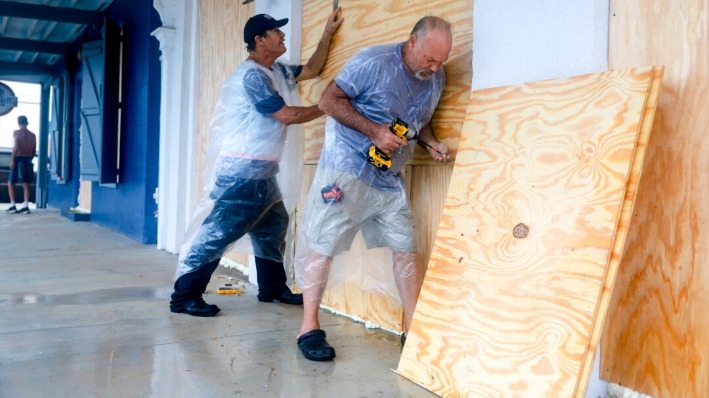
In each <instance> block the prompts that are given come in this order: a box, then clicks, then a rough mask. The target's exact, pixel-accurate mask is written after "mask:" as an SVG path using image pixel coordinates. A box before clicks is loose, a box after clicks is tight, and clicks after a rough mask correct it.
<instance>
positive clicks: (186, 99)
mask: <svg viewBox="0 0 709 398" xmlns="http://www.w3.org/2000/svg"><path fill="white" fill-rule="evenodd" d="M153 7H155V9H156V10H157V11H158V13H159V14H160V18H161V19H162V22H163V26H162V27H160V28H158V29H156V30H155V31H154V32H153V33H152V35H153V36H155V37H156V38H157V39H158V40H159V41H160V51H161V52H162V55H161V57H160V61H161V65H162V68H161V72H162V76H161V94H160V98H161V103H160V150H159V152H160V163H159V167H160V170H159V177H158V195H157V202H158V243H157V248H158V249H165V250H167V251H169V252H171V253H177V252H178V251H179V249H180V245H181V244H182V239H183V236H184V232H185V228H186V225H187V220H189V214H188V213H190V209H191V208H190V207H188V203H190V204H191V203H192V200H191V197H192V196H194V187H193V186H192V185H193V184H194V178H189V176H190V175H191V174H193V172H190V173H188V170H195V169H196V168H195V167H194V165H192V164H191V163H190V162H194V159H195V158H194V156H191V155H192V154H191V151H192V149H193V145H194V141H195V139H196V136H197V131H196V129H197V126H196V119H197V118H196V113H197V98H196V96H197V95H198V94H197V93H196V92H197V90H198V89H199V86H198V81H197V79H198V78H199V73H198V71H195V70H194V69H195V65H197V67H198V65H199V64H198V62H197V63H196V64H195V60H194V58H193V56H194V49H195V43H194V42H193V41H194V40H195V37H196V36H197V35H196V33H195V31H196V29H197V28H198V26H197V25H196V23H195V21H196V20H197V19H196V16H195V14H196V11H197V0H154V2H153Z"/></svg>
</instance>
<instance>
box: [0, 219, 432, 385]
mask: <svg viewBox="0 0 709 398" xmlns="http://www.w3.org/2000/svg"><path fill="white" fill-rule="evenodd" d="M0 234H1V235H0V236H2V237H1V238H0V397H3V398H4V397H148V396H150V397H338V398H346V397H433V396H434V395H433V394H430V393H429V392H427V391H426V390H424V389H422V388H420V387H418V386H416V385H415V384H413V383H411V382H409V381H407V380H404V379H403V378H401V377H399V376H397V375H396V374H394V373H393V372H392V371H391V370H390V369H393V368H396V366H397V364H398V360H399V350H400V345H399V339H398V337H396V336H393V335H391V334H389V333H386V332H381V331H368V330H366V329H365V328H364V327H363V326H362V325H361V324H355V323H353V322H351V321H349V320H347V319H345V318H341V317H337V316H334V315H331V314H328V313H321V321H322V327H323V329H325V330H326V331H327V332H328V341H329V342H330V343H331V344H332V345H333V346H334V347H335V348H336V350H337V358H336V359H335V361H333V362H323V363H318V362H311V361H308V360H306V359H305V358H303V356H302V355H301V353H300V352H299V351H298V350H297V347H296V344H295V336H296V333H297V331H298V328H299V327H300V320H301V316H302V307H299V306H289V305H284V304H277V303H275V304H274V303H269V304H266V303H259V302H258V301H257V300H256V288H255V287H254V286H250V287H249V288H248V289H247V291H246V292H245V293H244V294H242V295H241V296H218V295H216V294H214V291H215V287H216V283H219V282H225V281H228V278H229V277H233V278H239V276H238V274H237V273H236V272H235V271H231V270H227V269H224V268H219V269H218V270H217V272H216V273H215V278H213V282H215V283H213V284H211V285H210V288H209V290H208V292H209V293H211V294H209V295H207V296H205V299H206V301H207V302H208V303H213V304H217V305H218V306H219V307H220V308H221V309H222V312H221V313H220V314H219V315H218V316H216V317H214V318H196V317H191V316H187V315H183V314H172V313H170V312H169V307H168V302H169V296H170V294H171V293H172V276H173V274H174V271H175V266H176V262H177V256H175V255H171V254H168V253H166V252H164V251H158V250H156V249H155V246H154V245H149V246H145V245H141V244H138V243H136V242H134V241H132V240H130V239H129V238H126V237H124V236H122V235H119V234H116V233H113V232H111V231H109V230H106V229H104V228H101V227H98V226H96V225H94V224H92V223H74V222H71V221H69V220H67V219H65V218H63V217H61V216H60V215H59V212H58V211H57V210H46V209H37V210H33V211H32V214H30V215H9V214H0ZM242 279H243V278H242ZM237 281H238V280H235V282H237ZM242 283H245V282H242Z"/></svg>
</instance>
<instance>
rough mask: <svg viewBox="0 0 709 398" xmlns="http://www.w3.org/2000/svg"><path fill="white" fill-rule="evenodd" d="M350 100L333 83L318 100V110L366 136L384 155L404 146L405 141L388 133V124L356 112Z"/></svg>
mask: <svg viewBox="0 0 709 398" xmlns="http://www.w3.org/2000/svg"><path fill="white" fill-rule="evenodd" d="M351 99H352V98H350V97H349V96H348V95H347V94H345V92H344V91H342V89H341V88H340V87H338V86H337V84H335V82H334V81H333V82H332V83H330V85H329V86H328V87H327V89H326V90H325V92H324V93H323V96H322V98H321V99H320V109H321V110H322V111H323V112H325V113H326V114H327V115H328V116H331V117H332V118H333V119H335V120H337V121H338V122H340V123H342V124H343V125H345V126H347V127H349V128H351V129H353V130H357V131H359V132H360V133H362V134H364V135H366V136H367V137H369V139H371V140H372V142H374V145H376V146H377V148H379V149H381V150H382V151H384V152H386V153H390V152H391V151H393V150H395V149H397V148H398V147H400V146H404V145H406V141H404V140H402V139H401V138H399V137H397V136H396V135H394V134H392V133H391V131H389V124H378V123H374V122H373V121H371V120H369V119H367V118H366V117H364V116H362V114H361V113H359V112H357V110H356V109H355V108H354V106H352V104H351V103H350V100H351Z"/></svg>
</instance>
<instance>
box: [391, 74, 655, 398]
mask: <svg viewBox="0 0 709 398" xmlns="http://www.w3.org/2000/svg"><path fill="white" fill-rule="evenodd" d="M660 77H661V68H660V69H659V70H655V68H652V67H647V68H640V69H630V70H622V71H613V72H606V73H599V74H592V75H585V76H577V77H572V78H564V79H555V80H549V81H544V82H538V83H531V84H523V85H517V86H510V87H503V88H497V89H488V90H482V91H478V92H473V93H472V94H471V99H470V104H469V107H468V113H467V116H466V120H465V126H464V128H463V132H462V134H461V139H460V146H459V152H458V157H457V160H456V163H455V168H454V170H453V175H452V177H451V184H450V188H449V191H448V196H447V198H446V201H445V206H444V211H443V216H442V218H441V223H440V224H439V227H438V233H437V237H436V241H435V244H434V248H433V253H432V254H431V261H430V263H429V266H428V271H427V273H426V277H425V281H424V285H423V289H422V292H421V295H420V297H419V301H418V304H417V307H416V313H415V315H414V320H413V323H412V326H411V329H410V331H409V336H408V339H407V342H406V347H405V348H404V351H403V353H402V358H401V361H400V363H399V367H398V370H397V371H398V372H399V373H400V374H401V375H403V376H405V377H407V378H409V379H410V380H412V381H414V382H416V383H419V384H420V385H422V386H423V387H425V388H427V389H429V390H431V391H433V392H435V393H437V394H439V395H442V396H466V397H473V396H479V397H560V398H562V397H563V398H567V397H572V396H577V397H583V395H584V393H585V385H586V382H587V380H588V376H589V374H590V365H589V363H592V362H593V353H594V351H595V346H596V343H597V341H598V338H599V336H598V333H597V330H598V329H599V327H600V322H601V320H602V314H603V313H604V311H603V307H604V305H605V306H607V302H608V301H607V296H608V295H607V288H604V286H606V285H607V284H608V281H607V280H606V278H610V279H611V280H612V279H613V277H614V275H615V269H616V268H617V263H618V258H619V255H620V253H619V252H618V251H617V250H618V249H617V248H618V247H622V242H621V244H620V245H619V246H618V245H616V243H617V239H623V238H624V237H625V230H624V229H625V228H627V219H628V218H629V214H630V209H631V208H632V202H633V199H634V192H635V188H634V187H633V186H629V184H636V183H637V181H638V175H639V173H640V170H641V166H642V163H643V158H644V151H643V150H640V149H641V148H640V147H639V146H638V145H640V146H642V147H643V148H644V143H645V142H646V141H647V136H648V134H649V128H648V126H649V124H650V123H644V121H646V120H647V118H650V119H649V120H650V121H651V118H652V114H653V113H654V104H655V103H656V100H657V95H658V92H659V90H658V89H659V81H658V79H659V78H660ZM641 126H645V128H644V129H641ZM636 148H638V149H639V150H637V151H636ZM624 220H625V221H624ZM604 292H605V293H604ZM604 298H605V299H604ZM604 303H605V304H604ZM599 316H600V318H599Z"/></svg>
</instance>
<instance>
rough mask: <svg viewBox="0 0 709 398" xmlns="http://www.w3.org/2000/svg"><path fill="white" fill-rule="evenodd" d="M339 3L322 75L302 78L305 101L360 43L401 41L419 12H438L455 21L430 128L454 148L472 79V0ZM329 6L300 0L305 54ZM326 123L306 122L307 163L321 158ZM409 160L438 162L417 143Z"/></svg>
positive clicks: (313, 98)
mask: <svg viewBox="0 0 709 398" xmlns="http://www.w3.org/2000/svg"><path fill="white" fill-rule="evenodd" d="M339 5H340V7H342V16H343V17H344V18H345V21H344V22H343V24H342V26H340V28H339V29H338V31H337V33H336V34H335V37H334V38H333V42H332V46H331V50H330V56H329V57H328V61H327V64H326V65H325V68H324V69H323V71H322V73H321V75H320V77H319V78H316V79H313V80H310V81H307V82H303V83H302V84H301V94H302V96H303V103H304V105H311V104H315V103H317V102H318V101H320V97H321V96H322V93H323V92H324V91H325V88H326V87H327V85H328V84H329V83H330V82H331V81H332V80H333V79H334V78H335V76H337V74H338V73H339V72H340V70H341V69H342V66H343V65H344V64H345V62H347V60H348V59H349V58H350V57H351V56H352V55H354V54H355V53H356V52H357V51H359V50H360V49H361V48H363V47H367V46H373V45H378V44H386V43H395V42H403V41H404V40H406V39H407V38H408V37H409V34H410V33H411V29H412V28H413V26H414V24H415V23H416V22H417V21H418V20H419V19H420V18H421V17H423V16H426V15H436V16H440V17H443V18H445V19H446V20H448V21H449V22H450V23H451V24H452V26H453V48H452V50H451V54H450V57H449V59H448V62H446V63H445V64H444V67H445V70H446V76H447V84H446V88H445V90H444V92H443V96H442V98H441V101H440V103H439V105H438V109H437V110H436V113H435V115H434V118H433V128H434V131H435V132H436V136H437V137H438V138H439V139H440V140H442V141H444V142H445V143H446V144H448V145H449V146H450V147H451V148H452V149H453V152H452V153H453V154H455V148H456V147H457V139H458V135H459V134H460V130H461V128H462V127H463V120H464V119H465V109H466V106H467V103H468V96H469V94H470V85H471V83H472V56H473V1H472V0H468V1H454V0H391V1H381V2H380V1H371V0H369V1H363V0H340V1H339ZM330 12H332V1H330V0H315V1H307V2H305V3H304V4H303V41H302V45H301V49H302V56H303V59H307V58H308V57H310V56H311V55H312V54H313V52H314V51H315V48H316V47H317V45H318V42H319V40H320V36H321V35H322V32H323V27H324V21H325V19H326V18H327V16H328V14H329V13H330ZM324 129H325V118H320V119H316V120H314V121H312V122H310V123H308V124H306V127H305V134H306V148H305V162H306V163H309V164H315V163H317V161H318V159H319V158H320V151H321V149H322V145H323V142H324V131H325V130H324ZM411 163H412V164H430V165H435V164H436V163H435V162H433V161H432V160H431V159H430V156H429V155H428V152H426V151H424V150H423V149H421V148H417V149H416V152H415V153H414V156H413V158H412V160H411Z"/></svg>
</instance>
